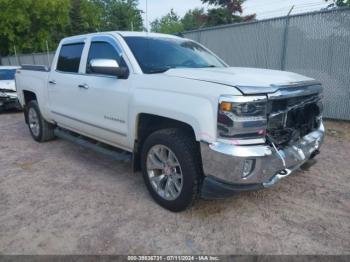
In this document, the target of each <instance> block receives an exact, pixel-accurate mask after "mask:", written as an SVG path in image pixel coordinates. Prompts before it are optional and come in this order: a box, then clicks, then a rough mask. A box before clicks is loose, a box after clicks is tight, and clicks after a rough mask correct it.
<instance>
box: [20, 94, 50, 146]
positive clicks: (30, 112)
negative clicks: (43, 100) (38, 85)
mask: <svg viewBox="0 0 350 262" xmlns="http://www.w3.org/2000/svg"><path fill="white" fill-rule="evenodd" d="M25 113H26V118H27V121H28V127H29V131H30V134H31V135H32V137H33V139H34V140H36V141H38V142H45V141H49V140H52V139H54V138H55V135H54V125H52V124H50V123H49V122H47V121H46V120H45V119H44V118H43V117H42V115H41V113H40V109H39V105H38V102H37V101H35V100H33V101H30V102H29V104H28V106H27V110H26V112H25Z"/></svg>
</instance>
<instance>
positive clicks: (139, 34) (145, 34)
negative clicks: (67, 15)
mask: <svg viewBox="0 0 350 262" xmlns="http://www.w3.org/2000/svg"><path fill="white" fill-rule="evenodd" d="M105 34H119V35H121V36H123V37H128V36H135V37H166V38H174V39H179V38H180V37H178V36H175V35H168V34H160V33H148V32H135V31H110V32H98V33H92V34H85V35H76V36H70V37H66V38H64V40H65V41H67V40H68V41H69V40H76V39H81V38H83V37H86V36H99V35H105Z"/></svg>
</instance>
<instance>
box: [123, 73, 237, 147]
mask: <svg viewBox="0 0 350 262" xmlns="http://www.w3.org/2000/svg"><path fill="white" fill-rule="evenodd" d="M132 81H133V85H132V86H133V90H132V98H131V100H130V110H129V112H130V114H129V123H132V125H131V126H130V134H131V136H130V139H131V141H130V143H133V141H134V140H135V138H136V134H137V121H138V116H139V115H140V114H141V113H147V114H153V115H157V116H163V117H167V118H171V119H174V120H178V121H181V122H184V123H186V124H188V125H190V126H191V127H192V128H193V130H194V133H195V136H196V140H197V141H207V142H214V141H215V138H216V118H217V108H218V100H219V97H220V94H233V95H234V94H235V95H240V93H239V92H238V91H237V90H236V89H235V88H233V87H229V86H223V85H218V84H215V83H209V82H204V81H198V80H190V79H184V78H178V77H171V76H166V75H163V74H154V75H146V74H144V75H133V77H132Z"/></svg>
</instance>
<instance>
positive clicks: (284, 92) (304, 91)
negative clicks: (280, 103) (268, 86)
mask: <svg viewBox="0 0 350 262" xmlns="http://www.w3.org/2000/svg"><path fill="white" fill-rule="evenodd" d="M322 91H323V87H322V85H320V84H319V85H309V86H293V87H290V88H283V89H279V90H277V91H276V92H274V93H272V94H268V95H267V96H268V98H269V100H276V99H288V98H291V97H298V96H307V95H313V94H319V93H322Z"/></svg>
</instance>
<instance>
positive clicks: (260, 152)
mask: <svg viewBox="0 0 350 262" xmlns="http://www.w3.org/2000/svg"><path fill="white" fill-rule="evenodd" d="M209 148H210V149H211V150H213V151H215V152H216V153H220V154H224V155H228V156H232V157H240V158H251V157H254V158H256V157H265V156H270V155H272V150H271V148H270V147H269V146H267V145H256V146H237V145H232V144H225V143H220V142H214V143H212V144H209Z"/></svg>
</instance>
